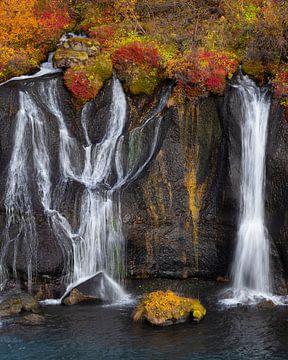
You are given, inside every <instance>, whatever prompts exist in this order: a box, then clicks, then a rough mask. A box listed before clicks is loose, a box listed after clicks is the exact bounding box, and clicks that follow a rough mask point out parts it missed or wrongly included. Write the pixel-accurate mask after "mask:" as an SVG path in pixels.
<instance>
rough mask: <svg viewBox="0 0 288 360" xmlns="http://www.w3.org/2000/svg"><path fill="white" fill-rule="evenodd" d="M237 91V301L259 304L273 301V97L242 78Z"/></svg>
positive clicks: (230, 302)
mask: <svg viewBox="0 0 288 360" xmlns="http://www.w3.org/2000/svg"><path fill="white" fill-rule="evenodd" d="M232 86H234V87H235V88H236V91H237V93H238V97H239V99H240V103H241V109H240V110H241V114H242V122H241V124H240V127H241V149H242V153H241V180H240V196H241V198H240V214H239V224H238V232H237V245H236V250H235V254H234V260H233V266H232V279H233V289H232V293H233V299H227V300H225V303H226V304H232V305H233V304H237V303H251V304H253V303H256V302H257V301H259V299H261V298H268V297H271V293H270V292H271V284H270V266H269V252H270V248H269V239H268V232H267V229H266V226H265V213H264V198H265V155H266V140H267V124H268V117H269V109H270V97H269V94H268V90H267V88H259V87H257V86H256V84H255V83H254V82H253V81H252V80H251V79H249V77H247V76H243V75H242V74H241V75H240V76H239V77H238V79H237V83H236V84H234V85H232Z"/></svg>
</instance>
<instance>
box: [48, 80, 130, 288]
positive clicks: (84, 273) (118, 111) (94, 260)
mask: <svg viewBox="0 0 288 360" xmlns="http://www.w3.org/2000/svg"><path fill="white" fill-rule="evenodd" d="M56 85H57V82H56V81H54V82H53V81H52V82H51V86H50V87H49V89H48V91H47V93H48V98H47V102H46V105H47V106H48V108H49V109H50V111H51V112H52V113H53V114H54V115H55V117H56V118H57V120H58V124H59V128H60V150H59V158H60V166H61V169H62V177H63V179H64V180H65V181H67V180H69V179H70V180H74V181H77V182H79V183H81V184H82V185H84V186H85V190H84V192H83V194H82V198H81V209H80V213H79V217H80V226H79V229H78V230H77V231H76V232H73V234H72V232H71V229H70V225H69V223H67V221H62V222H61V221H60V222H59V226H60V230H61V232H62V230H63V229H65V230H66V233H70V237H71V243H72V247H73V271H71V272H70V273H71V277H70V281H72V282H77V281H78V280H79V279H81V278H87V277H89V276H92V275H93V274H96V273H97V272H99V271H104V272H105V273H106V274H107V275H109V276H111V277H112V278H113V279H116V280H120V278H121V277H122V276H123V273H124V272H125V266H124V265H125V262H124V258H125V253H124V251H125V246H124V237H123V235H122V226H121V213H120V209H121V206H120V197H119V195H118V194H116V193H114V192H113V189H110V190H105V189H104V190H103V187H102V184H103V183H106V182H107V181H108V177H109V175H110V173H111V171H112V167H113V164H114V161H115V159H114V154H115V148H116V144H117V141H118V138H119V137H120V136H121V134H122V132H123V128H124V126H125V121H126V106H127V105H126V99H125V95H124V92H123V90H122V86H121V84H120V82H119V80H117V79H116V78H114V80H113V85H112V104H111V109H110V117H109V121H108V123H107V127H106V133H105V135H104V137H103V139H102V141H101V142H100V143H98V144H95V145H92V144H91V140H90V138H89V136H88V131H87V127H86V124H87V118H86V117H87V113H89V111H88V109H87V107H89V104H87V105H86V106H85V107H84V108H83V110H82V116H81V123H82V126H83V131H84V135H85V139H86V143H87V146H86V147H83V151H84V164H83V161H81V158H80V157H79V158H77V157H76V158H75V156H74V154H75V152H77V151H78V152H79V146H78V144H77V141H76V139H74V138H73V137H71V135H70V134H69V131H68V129H67V127H66V124H65V120H64V117H63V115H62V113H61V110H60V104H59V102H58V101H59V97H58V94H57V86H56ZM46 90H47V89H46ZM43 91H44V89H43ZM72 161H73V162H72ZM58 219H59V217H58ZM65 220H66V219H65ZM67 225H68V227H67Z"/></svg>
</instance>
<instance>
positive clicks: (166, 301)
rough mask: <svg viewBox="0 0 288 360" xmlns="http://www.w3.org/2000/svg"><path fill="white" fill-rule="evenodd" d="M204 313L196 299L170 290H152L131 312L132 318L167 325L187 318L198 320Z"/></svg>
mask: <svg viewBox="0 0 288 360" xmlns="http://www.w3.org/2000/svg"><path fill="white" fill-rule="evenodd" d="M205 315H206V310H205V308H204V307H203V306H202V305H201V303H200V301H199V300H198V299H191V298H186V297H182V296H178V295H176V294H175V293H173V292H172V291H170V290H168V291H166V292H165V291H154V292H152V293H149V294H147V295H146V296H144V298H143V299H142V300H141V301H140V302H139V304H138V305H137V307H136V309H135V310H134V313H133V320H134V321H139V320H144V319H145V320H147V321H148V322H149V323H151V324H153V325H160V326H162V325H167V324H169V325H170V324H173V323H177V322H179V321H181V320H188V319H189V317H192V318H193V319H194V320H196V321H199V320H201V319H202V318H203V317H204V316H205Z"/></svg>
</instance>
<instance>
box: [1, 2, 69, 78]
mask: <svg viewBox="0 0 288 360" xmlns="http://www.w3.org/2000/svg"><path fill="white" fill-rule="evenodd" d="M71 24H72V20H71V18H70V16H69V13H68V7H67V6H65V1H61V0H50V1H48V0H1V2H0V69H1V70H0V81H1V80H4V79H6V78H8V77H10V76H13V75H19V74H22V73H25V72H29V71H31V70H32V69H35V68H36V67H37V65H39V63H40V61H42V60H43V59H44V58H45V56H46V55H47V54H46V52H47V50H48V48H49V45H50V44H51V42H53V41H55V40H57V39H58V37H59V35H60V34H61V32H62V31H63V30H65V29H66V28H67V27H68V26H69V25H71Z"/></svg>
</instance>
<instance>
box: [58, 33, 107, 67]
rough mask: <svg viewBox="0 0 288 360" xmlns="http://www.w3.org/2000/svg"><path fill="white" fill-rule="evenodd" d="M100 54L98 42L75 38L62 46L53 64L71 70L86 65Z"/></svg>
mask: <svg viewBox="0 0 288 360" xmlns="http://www.w3.org/2000/svg"><path fill="white" fill-rule="evenodd" d="M99 53H100V45H99V43H98V42H97V41H96V40H93V39H88V38H81V37H74V38H71V39H68V40H67V41H65V42H64V43H62V44H61V45H60V47H59V48H58V49H57V50H56V52H55V54H54V58H53V62H54V65H55V66H56V67H59V68H69V67H71V66H74V65H79V64H84V63H86V62H87V61H88V59H89V58H91V57H94V56H96V55H98V54H99Z"/></svg>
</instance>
